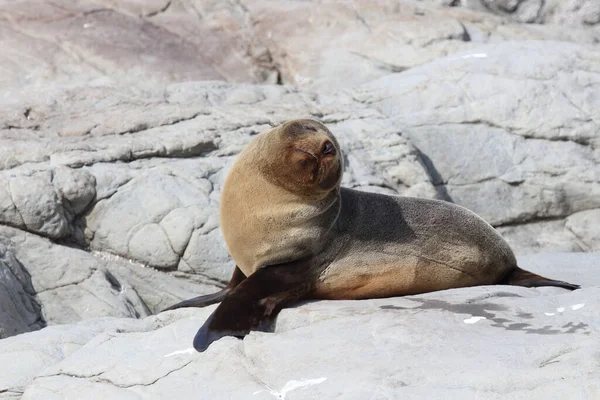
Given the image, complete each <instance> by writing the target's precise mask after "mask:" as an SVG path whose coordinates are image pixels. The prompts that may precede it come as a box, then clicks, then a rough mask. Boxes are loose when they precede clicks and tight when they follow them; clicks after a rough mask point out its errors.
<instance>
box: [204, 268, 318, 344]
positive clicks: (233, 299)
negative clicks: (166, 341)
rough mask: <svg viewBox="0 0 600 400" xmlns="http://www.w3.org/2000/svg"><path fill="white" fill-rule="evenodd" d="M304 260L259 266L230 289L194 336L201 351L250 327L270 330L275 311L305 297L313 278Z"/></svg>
mask: <svg viewBox="0 0 600 400" xmlns="http://www.w3.org/2000/svg"><path fill="white" fill-rule="evenodd" d="M310 273H311V272H310V269H309V268H307V266H306V264H305V263H304V262H294V263H288V264H279V265H274V266H268V267H264V268H261V269H259V270H258V271H256V272H255V273H253V274H252V275H250V276H249V277H248V278H247V279H246V280H244V281H243V282H242V283H240V284H239V285H238V286H237V287H236V288H235V289H234V290H232V291H231V292H230V293H229V294H228V295H227V296H226V297H225V299H224V300H223V301H222V302H221V304H219V306H218V307H217V308H216V309H215V311H214V312H213V313H212V314H211V315H210V317H208V319H207V320H206V322H205V323H204V325H202V327H201V328H200V330H199V331H198V333H197V334H196V337H194V348H195V349H196V350H198V351H199V352H203V351H204V350H206V349H207V348H208V346H210V344H211V343H212V342H214V341H216V340H219V339H220V338H222V337H224V336H235V337H238V338H243V337H244V336H246V335H247V334H248V333H250V331H263V332H271V331H272V330H273V324H274V322H275V318H276V317H277V314H278V313H279V311H281V309H282V308H283V307H285V306H286V305H288V304H290V303H291V302H293V301H297V300H300V299H302V298H306V297H307V296H308V295H309V293H310V292H311V291H312V287H313V284H312V283H311V282H312V281H313V280H314V279H311V277H309V274H310Z"/></svg>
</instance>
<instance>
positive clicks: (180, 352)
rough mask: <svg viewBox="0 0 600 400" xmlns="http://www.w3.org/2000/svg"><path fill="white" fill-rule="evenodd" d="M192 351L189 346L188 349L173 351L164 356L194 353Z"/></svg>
mask: <svg viewBox="0 0 600 400" xmlns="http://www.w3.org/2000/svg"><path fill="white" fill-rule="evenodd" d="M194 351H195V350H194V348H193V347H190V348H189V349H185V350H177V351H174V352H172V353H169V354H167V355H166V356H165V357H172V356H176V355H178V354H194Z"/></svg>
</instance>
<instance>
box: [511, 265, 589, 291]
mask: <svg viewBox="0 0 600 400" xmlns="http://www.w3.org/2000/svg"><path fill="white" fill-rule="evenodd" d="M500 283H501V284H505V285H514V286H525V287H540V286H555V287H560V288H563V289H568V290H576V289H580V288H581V287H580V286H579V285H575V284H572V283H568V282H563V281H556V280H554V279H550V278H544V277H543V276H540V275H537V274H534V273H533V272H529V271H525V270H524V269H521V268H519V267H516V268H515V269H514V270H512V271H511V272H509V274H508V276H506V277H505V278H504V280H503V281H502V282H500Z"/></svg>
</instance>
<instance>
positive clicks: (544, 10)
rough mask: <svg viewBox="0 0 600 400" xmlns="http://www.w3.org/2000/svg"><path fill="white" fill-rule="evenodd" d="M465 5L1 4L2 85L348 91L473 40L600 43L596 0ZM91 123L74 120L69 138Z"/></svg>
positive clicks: (162, 0) (159, 0)
mask: <svg viewBox="0 0 600 400" xmlns="http://www.w3.org/2000/svg"><path fill="white" fill-rule="evenodd" d="M438 1H439V0H436V2H438ZM453 3H456V1H455V2H453ZM465 3H466V2H465ZM506 3H510V4H513V3H514V4H518V9H517V10H513V8H515V7H511V6H510V5H508V6H507V4H506ZM32 4H35V11H32V8H33V7H32ZM468 4H469V6H474V8H475V10H478V11H482V12H474V11H472V10H469V9H466V8H462V7H451V8H448V7H440V6H439V5H437V4H435V2H434V3H432V2H424V1H413V0H400V1H398V0H377V1H372V0H354V1H351V2H339V1H336V0H325V1H322V0H321V1H316V0H315V1H299V0H298V1H285V2H281V1H275V0H270V1H264V0H242V1H235V2H233V1H232V2H223V1H219V0H197V1H193V2H187V1H181V0H172V1H167V0H153V1H149V2H148V1H145V2H140V1H115V0H99V1H93V2H92V1H89V0H87V1H75V0H68V1H62V2H61V4H60V5H58V4H55V3H53V2H49V1H43V2H41V3H40V2H35V3H32V2H30V1H23V0H21V1H8V0H4V1H1V2H0V11H1V12H0V22H1V23H0V35H1V37H2V38H3V41H2V49H3V52H2V55H1V56H0V68H2V72H3V74H2V76H1V77H0V87H3V88H5V89H6V90H8V91H9V93H11V94H16V93H20V92H27V91H28V90H29V89H31V88H35V87H38V86H39V85H41V84H49V83H58V84H67V85H70V84H73V83H74V82H75V83H83V82H94V83H97V82H104V81H106V80H107V79H114V80H117V81H119V82H120V83H121V84H123V85H125V86H138V85H139V82H144V84H145V85H148V86H151V85H153V84H154V85H163V84H165V83H168V82H178V81H188V80H209V79H220V80H226V81H229V82H251V83H263V82H264V83H277V82H283V83H288V84H296V85H300V86H303V87H309V88H311V89H316V88H339V87H350V86H353V85H356V84H359V83H363V82H366V81H369V80H371V79H375V78H378V77H381V76H384V75H388V74H390V73H393V72H398V71H401V70H404V69H407V68H410V67H413V66H415V65H419V64H422V63H425V62H428V61H430V60H432V59H434V58H437V57H442V56H445V55H448V54H452V53H454V52H456V51H459V50H464V49H468V48H471V47H472V46H473V45H474V44H481V43H488V42H493V41H498V40H507V39H512V40H515V39H516V40H522V39H539V40H546V39H553V40H568V41H577V42H580V43H583V42H585V43H593V42H594V40H598V39H600V34H599V33H598V31H597V30H595V29H586V28H588V25H590V24H596V23H597V18H598V10H597V8H598V7H597V4H596V3H594V1H593V0H569V1H558V0H555V1H545V2H544V1H541V0H522V1H509V2H507V1H504V0H503V1H491V0H481V2H477V1H469V2H468ZM490 8H491V9H492V10H495V11H497V13H499V14H500V15H502V16H508V19H509V20H510V19H514V20H515V21H517V22H518V21H538V20H549V21H551V22H556V24H552V25H548V26H546V25H536V26H529V25H522V24H519V23H516V22H515V23H511V22H509V21H507V18H503V17H497V16H494V15H491V14H489V13H486V10H488V9H490ZM290 16H293V17H292V18H290ZM564 21H573V22H570V23H568V24H566V25H565V24H563V22H564ZM114 43H118V45H114ZM92 127H93V125H90V124H83V125H70V126H69V128H70V129H71V130H67V131H65V134H70V133H72V132H73V131H74V132H78V131H81V130H84V131H85V130H89V129H90V128H92Z"/></svg>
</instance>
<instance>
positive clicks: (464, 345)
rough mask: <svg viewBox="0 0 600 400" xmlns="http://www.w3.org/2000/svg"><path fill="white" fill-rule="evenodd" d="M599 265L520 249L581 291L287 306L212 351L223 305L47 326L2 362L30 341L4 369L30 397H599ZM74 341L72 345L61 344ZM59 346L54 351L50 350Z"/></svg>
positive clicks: (499, 290)
mask: <svg viewBox="0 0 600 400" xmlns="http://www.w3.org/2000/svg"><path fill="white" fill-rule="evenodd" d="M599 259H600V254H599V253H587V254H584V253H579V254H573V253H571V254H569V253H554V254H551V253H549V254H541V255H531V256H524V257H519V260H518V261H519V264H520V265H526V266H527V268H529V269H531V270H532V271H534V272H536V273H540V274H544V275H547V276H552V277H555V278H557V279H567V280H570V281H572V282H579V283H581V284H582V286H583V288H582V289H581V290H577V291H574V292H569V291H565V290H562V289H559V288H539V289H528V288H521V287H512V286H484V287H473V288H465V289H453V290H446V291H439V292H434V293H429V294H425V295H418V296H406V297H398V298H386V299H375V300H360V301H315V302H309V303H305V304H301V305H299V306H297V307H294V308H288V309H284V310H283V311H282V312H281V314H280V316H279V318H278V320H277V327H276V330H275V332H274V333H262V332H253V333H251V334H250V335H248V336H247V337H246V338H245V339H244V340H238V339H235V338H231V337H228V338H223V339H221V340H219V341H217V342H215V343H213V344H212V345H211V347H210V348H209V349H208V350H207V351H206V352H204V353H197V352H195V351H194V350H193V349H192V348H191V347H190V346H191V338H192V337H193V335H194V334H195V332H196V330H197V329H198V327H199V326H200V325H201V324H202V322H203V321H204V320H205V319H206V317H207V316H208V315H209V314H210V312H211V311H212V310H213V309H214V307H215V306H210V307H207V308H205V309H183V310H176V311H172V312H168V313H165V314H161V315H159V316H152V317H149V318H146V319H144V320H130V319H113V320H110V321H108V320H96V321H93V322H92V321H88V322H82V323H79V324H77V325H70V326H61V327H51V328H46V329H44V330H42V331H39V332H33V333H28V334H24V335H20V336H17V337H14V338H10V339H7V340H5V341H2V342H0V357H5V356H6V354H7V353H8V354H10V353H11V352H13V351H16V349H20V350H22V349H28V350H29V351H28V353H26V354H28V356H27V357H29V358H28V359H31V360H34V361H35V362H28V363H25V361H26V359H25V358H24V359H22V360H20V363H19V365H21V362H23V369H22V371H23V372H22V373H21V374H19V375H18V376H16V374H14V373H11V374H8V375H7V376H4V377H3V379H4V380H3V381H2V384H3V386H0V387H4V388H7V389H9V390H13V391H17V390H22V391H23V389H24V393H23V398H24V399H38V398H65V397H71V396H74V395H75V394H76V395H77V396H79V397H82V398H95V396H96V395H97V393H102V394H103V395H109V396H110V397H111V398H115V399H120V398H133V397H144V398H164V397H168V396H177V397H190V396H193V393H195V394H197V393H198V391H199V390H202V393H203V394H205V395H206V396H208V397H210V398H231V399H246V398H259V399H262V398H264V399H271V398H294V399H313V398H336V397H337V398H351V399H354V398H356V399H359V398H365V397H366V398H369V397H372V398H386V396H387V397H388V398H389V397H392V398H396V397H402V398H409V399H412V398H415V399H417V398H437V397H444V398H452V399H462V398H471V397H479V398H484V399H500V398H503V399H521V398H531V397H535V398H538V397H540V398H541V397H543V398H548V399H558V398H561V397H564V396H567V395H568V397H569V398H572V399H585V398H589V397H590V396H592V394H593V393H594V390H596V388H597V386H598V384H600V374H598V371H597V361H596V356H597V353H598V350H599V348H598V330H597V329H596V328H597V326H598V324H599V322H600V321H599V320H598V315H597V313H596V312H595V310H596V308H597V306H598V299H599V298H600V297H599V296H600V291H599V290H598V286H599V285H600V270H598V268H597V264H598V261H599ZM45 331H48V334H45ZM67 333H68V336H66V335H67ZM63 341H65V342H66V341H68V342H69V346H68V347H66V351H62V352H57V351H56V350H53V349H62V348H63V347H61V345H62V343H63ZM575 344H576V345H575ZM40 345H44V346H43V347H41V346H40ZM38 346H40V347H38ZM42 348H43V349H44V350H41V349H42ZM48 349H50V350H52V351H51V352H50V354H53V357H47V358H44V359H41V358H39V354H40V352H41V351H47V350H48ZM432 352H434V353H435V354H436V357H427V356H424V355H425V354H431V353H432ZM398 354H402V357H398V356H397V355H398ZM340 357H342V358H343V362H332V360H338V359H340ZM28 359H27V360H28ZM499 376H502V377H504V378H502V379H499V378H498V377H499ZM582 376H584V377H585V379H583V380H582ZM34 378H35V379H34ZM232 382H234V383H235V384H232ZM5 390H6V389H5ZM48 396H50V397H48Z"/></svg>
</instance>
